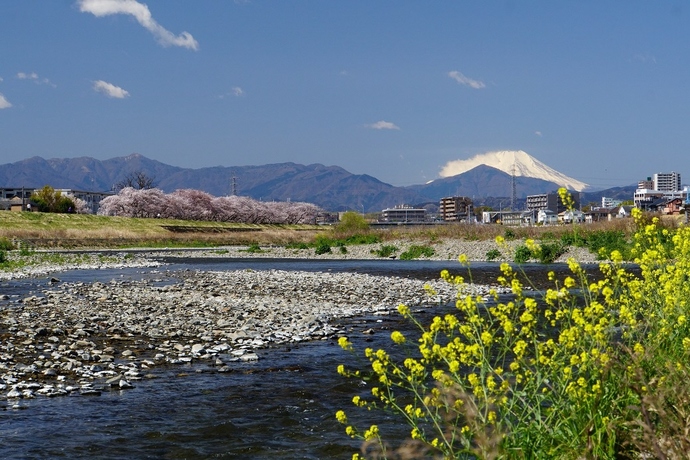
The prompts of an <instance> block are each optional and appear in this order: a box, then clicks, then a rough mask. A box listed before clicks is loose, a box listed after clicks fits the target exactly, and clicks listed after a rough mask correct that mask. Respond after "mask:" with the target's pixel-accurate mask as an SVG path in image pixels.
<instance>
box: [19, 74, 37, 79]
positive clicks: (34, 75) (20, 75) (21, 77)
mask: <svg viewBox="0 0 690 460" xmlns="http://www.w3.org/2000/svg"><path fill="white" fill-rule="evenodd" d="M17 78H19V79H20V80H38V74H37V73H36V72H31V73H24V72H17Z"/></svg>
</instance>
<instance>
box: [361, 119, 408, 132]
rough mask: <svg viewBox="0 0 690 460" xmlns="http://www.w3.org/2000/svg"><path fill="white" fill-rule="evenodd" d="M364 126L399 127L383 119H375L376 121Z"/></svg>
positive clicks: (377, 127)
mask: <svg viewBox="0 0 690 460" xmlns="http://www.w3.org/2000/svg"><path fill="white" fill-rule="evenodd" d="M366 127H367V128H371V129H398V130H399V129H400V128H399V127H398V126H396V125H395V123H391V122H390V121H383V120H381V121H377V122H376V123H372V124H370V125H366Z"/></svg>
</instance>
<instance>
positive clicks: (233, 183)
mask: <svg viewBox="0 0 690 460" xmlns="http://www.w3.org/2000/svg"><path fill="white" fill-rule="evenodd" d="M231 174H232V177H231V178H230V195H232V196H236V195H237V177H235V172H234V171H231Z"/></svg>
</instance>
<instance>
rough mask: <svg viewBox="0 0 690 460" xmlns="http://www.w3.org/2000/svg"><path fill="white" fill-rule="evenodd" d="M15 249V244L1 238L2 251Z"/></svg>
mask: <svg viewBox="0 0 690 460" xmlns="http://www.w3.org/2000/svg"><path fill="white" fill-rule="evenodd" d="M13 249H14V244H13V243H12V241H10V240H9V239H7V238H0V250H3V251H11V250H13Z"/></svg>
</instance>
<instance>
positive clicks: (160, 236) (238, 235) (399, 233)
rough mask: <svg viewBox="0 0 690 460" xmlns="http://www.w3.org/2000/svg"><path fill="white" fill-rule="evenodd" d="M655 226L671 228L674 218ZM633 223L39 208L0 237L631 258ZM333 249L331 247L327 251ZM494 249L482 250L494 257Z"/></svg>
mask: <svg viewBox="0 0 690 460" xmlns="http://www.w3.org/2000/svg"><path fill="white" fill-rule="evenodd" d="M659 225H663V226H664V228H667V229H669V230H673V229H674V228H676V224H675V221H664V222H663V223H660V224H659ZM633 230H634V225H633V222H632V220H631V219H615V220H614V221H611V222H599V223H594V224H586V225H583V224H581V225H564V226H552V227H517V228H514V227H504V226H501V225H481V224H467V223H453V224H447V225H426V226H410V227H407V226H396V227H392V228H383V229H380V228H374V227H372V226H370V225H369V224H368V223H367V221H366V220H365V219H364V218H363V216H361V215H360V214H358V213H355V212H348V213H345V214H344V215H343V219H342V221H341V222H339V223H338V224H336V225H333V226H323V225H265V224H237V223H227V222H209V221H184V220H175V219H159V218H153V219H152V218H129V217H108V216H97V215H88V214H49V213H38V212H30V213H28V212H22V213H14V212H2V213H0V238H3V237H4V238H7V239H8V240H10V241H12V242H13V243H14V244H15V246H17V247H19V246H26V247H30V248H66V249H71V248H128V247H150V248H163V247H170V248H181V247H216V246H226V245H228V246H231V245H252V244H254V245H259V246H268V245H274V246H276V245H277V246H285V247H289V248H297V249H306V248H313V249H314V250H315V251H316V252H317V253H321V254H323V253H329V252H334V253H337V252H340V253H347V247H348V246H352V245H361V244H374V243H381V244H382V245H383V246H385V247H386V251H384V252H381V254H382V255H381V257H393V256H395V257H401V256H402V253H399V251H397V250H396V251H392V250H391V249H392V247H393V246H395V245H396V244H398V242H400V241H409V242H410V244H411V245H414V246H417V247H419V248H422V250H419V251H417V252H409V251H405V250H404V248H401V250H402V252H403V253H405V254H406V255H405V257H408V256H409V257H410V258H416V257H420V256H421V257H425V256H426V257H429V254H432V253H433V249H434V245H436V244H438V243H439V242H443V241H452V240H457V241H466V242H472V241H493V240H494V239H495V238H496V237H501V238H504V239H505V240H507V241H510V240H520V241H525V240H527V239H533V240H535V241H538V242H539V243H540V247H541V251H540V252H539V253H532V252H530V251H529V250H528V249H527V248H525V247H524V245H521V246H520V247H518V248H517V249H516V250H515V258H514V260H513V259H511V260H513V261H515V262H519V263H520V262H524V261H526V260H536V261H541V262H545V263H548V262H551V261H553V260H555V259H556V258H557V257H559V256H560V255H561V254H563V253H564V252H565V251H566V250H567V248H568V247H571V246H575V247H584V248H587V249H588V250H589V251H591V252H592V253H594V254H601V256H602V259H603V258H605V257H606V256H607V255H608V254H610V253H611V251H613V250H618V251H619V252H620V253H621V255H622V257H623V259H624V260H630V258H631V252H630V249H631V247H632V246H631V244H632V234H633ZM331 249H333V250H331ZM496 257H497V254H495V253H492V254H487V259H495V258H496Z"/></svg>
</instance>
